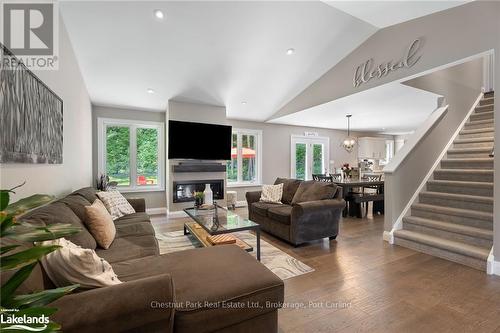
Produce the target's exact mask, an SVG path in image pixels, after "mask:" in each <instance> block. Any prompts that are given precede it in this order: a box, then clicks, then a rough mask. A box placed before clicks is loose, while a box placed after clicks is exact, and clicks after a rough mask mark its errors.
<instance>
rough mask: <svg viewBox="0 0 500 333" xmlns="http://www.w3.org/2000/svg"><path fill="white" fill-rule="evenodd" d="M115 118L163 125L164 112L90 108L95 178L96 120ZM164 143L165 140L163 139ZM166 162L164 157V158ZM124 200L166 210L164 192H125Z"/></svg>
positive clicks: (102, 107)
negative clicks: (137, 201)
mask: <svg viewBox="0 0 500 333" xmlns="http://www.w3.org/2000/svg"><path fill="white" fill-rule="evenodd" d="M99 117H102V118H115V119H127V120H138V121H155V122H161V123H165V112H152V111H147V110H137V109H124V108H116V107H108V106H100V105H93V106H92V133H93V135H92V156H93V163H92V175H93V176H94V178H96V177H97V175H98V171H97V160H98V156H97V118H99ZM165 142H166V139H165ZM165 160H166V157H165ZM123 196H124V197H126V198H137V197H139V198H144V199H145V200H146V208H147V209H150V208H166V207H167V199H166V195H165V191H150V192H127V193H123Z"/></svg>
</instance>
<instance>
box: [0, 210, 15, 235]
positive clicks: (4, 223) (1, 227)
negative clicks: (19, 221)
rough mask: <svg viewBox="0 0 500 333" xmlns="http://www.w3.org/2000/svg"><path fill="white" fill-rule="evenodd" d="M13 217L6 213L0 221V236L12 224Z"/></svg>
mask: <svg viewBox="0 0 500 333" xmlns="http://www.w3.org/2000/svg"><path fill="white" fill-rule="evenodd" d="M14 221H15V219H14V217H13V216H12V215H11V214H8V215H7V216H6V217H5V218H4V219H3V220H2V221H1V223H0V237H4V233H6V231H7V229H9V228H10V227H12V226H13V225H14Z"/></svg>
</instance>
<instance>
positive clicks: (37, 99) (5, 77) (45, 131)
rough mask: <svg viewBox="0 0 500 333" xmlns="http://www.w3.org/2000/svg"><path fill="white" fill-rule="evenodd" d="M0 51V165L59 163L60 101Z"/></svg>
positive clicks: (61, 120) (61, 149)
mask: <svg viewBox="0 0 500 333" xmlns="http://www.w3.org/2000/svg"><path fill="white" fill-rule="evenodd" d="M0 48H1V57H0V60H1V62H0V163H36V164H61V163H62V162H63V101H62V99H61V98H59V96H57V95H56V94H55V93H54V92H53V91H52V90H50V88H49V87H47V85H45V84H44V83H43V82H42V81H41V80H40V79H39V78H38V77H37V76H36V75H35V74H34V73H33V72H31V71H30V70H29V69H28V68H27V67H26V66H25V65H24V64H22V63H21V62H20V61H19V60H17V58H16V57H15V56H14V55H13V54H12V52H10V50H9V49H7V48H6V47H5V46H4V45H2V44H1V43H0Z"/></svg>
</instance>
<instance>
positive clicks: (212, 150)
mask: <svg viewBox="0 0 500 333" xmlns="http://www.w3.org/2000/svg"><path fill="white" fill-rule="evenodd" d="M231 131H232V127H231V126H225V125H212V124H202V123H191V122H185V121H175V120H170V121H169V122H168V158H169V159H196V160H230V159H231V136H232V135H231Z"/></svg>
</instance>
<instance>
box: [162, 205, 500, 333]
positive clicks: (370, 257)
mask: <svg viewBox="0 0 500 333" xmlns="http://www.w3.org/2000/svg"><path fill="white" fill-rule="evenodd" d="M237 212H238V213H239V214H241V215H246V214H247V210H246V208H238V209H237ZM152 220H153V223H155V224H157V226H159V227H160V228H161V229H162V230H165V231H170V230H180V229H181V228H182V225H183V223H184V222H185V221H186V219H172V220H166V219H165V217H164V216H155V217H153V219H152ZM383 224H384V221H383V216H375V217H372V216H368V217H367V218H364V219H357V218H346V219H344V220H343V222H342V223H341V226H340V233H339V236H338V237H337V239H336V240H328V239H325V240H322V241H317V242H313V243H309V244H306V245H303V246H300V247H297V248H294V247H292V246H290V245H288V244H287V243H285V242H282V241H280V240H278V239H277V238H274V237H272V236H270V235H268V234H266V233H263V234H262V237H263V238H264V239H265V240H267V241H269V242H271V243H272V244H273V245H274V246H276V247H278V248H280V249H281V250H283V251H285V252H287V253H288V254H290V255H291V256H293V257H295V258H297V259H299V260H301V261H303V262H304V263H306V264H307V265H309V266H311V267H313V268H314V269H315V271H314V272H312V273H308V274H305V275H301V276H298V277H294V278H291V279H288V280H285V304H286V305H287V308H284V309H281V310H280V313H279V327H280V332H340V331H342V332H368V331H369V332H500V277H496V276H488V275H486V273H485V272H481V271H478V270H475V269H473V268H469V267H466V266H462V265H459V264H455V263H452V262H449V261H446V260H443V259H439V258H435V257H432V256H429V255H426V254H422V253H419V252H415V251H413V250H410V249H407V248H403V247H399V246H396V245H390V244H388V243H386V242H384V241H383V240H382V231H383ZM297 307H300V308H297Z"/></svg>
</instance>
